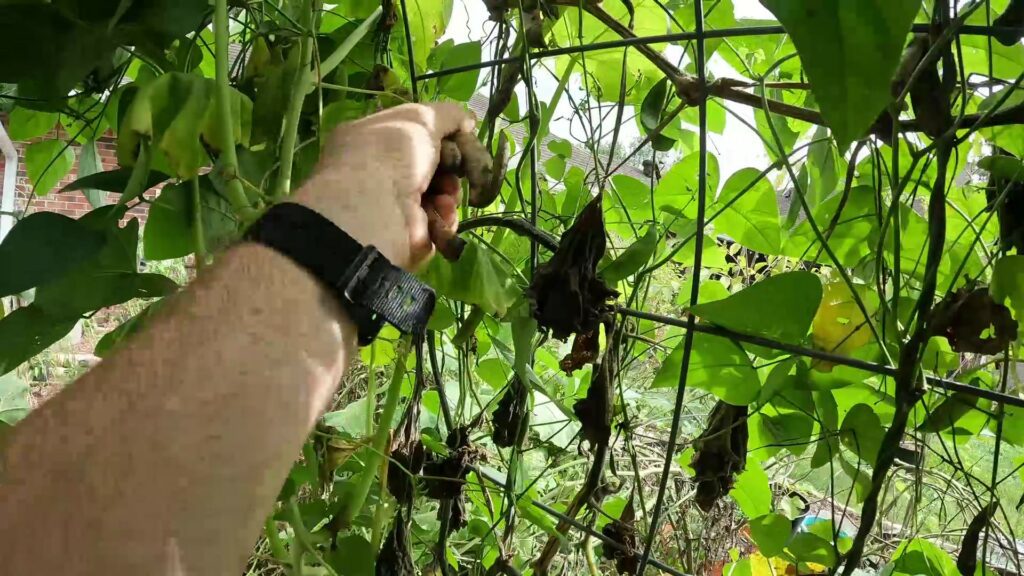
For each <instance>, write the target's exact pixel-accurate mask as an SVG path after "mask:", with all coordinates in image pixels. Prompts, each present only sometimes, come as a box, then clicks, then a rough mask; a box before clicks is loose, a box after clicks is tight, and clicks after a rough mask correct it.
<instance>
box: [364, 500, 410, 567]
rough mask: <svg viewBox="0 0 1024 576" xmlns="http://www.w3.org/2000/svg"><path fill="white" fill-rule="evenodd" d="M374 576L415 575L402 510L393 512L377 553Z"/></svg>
mask: <svg viewBox="0 0 1024 576" xmlns="http://www.w3.org/2000/svg"><path fill="white" fill-rule="evenodd" d="M374 573H375V574H376V576H415V574H416V568H415V567H414V566H413V563H412V549H411V548H410V546H409V524H408V522H407V521H406V520H405V518H404V516H403V514H402V510H401V509H399V511H398V513H397V514H395V520H394V522H393V523H392V524H391V531H390V532H388V537H387V538H386V539H385V540H384V544H383V545H382V546H381V548H380V554H378V555H377V566H376V569H375V571H374Z"/></svg>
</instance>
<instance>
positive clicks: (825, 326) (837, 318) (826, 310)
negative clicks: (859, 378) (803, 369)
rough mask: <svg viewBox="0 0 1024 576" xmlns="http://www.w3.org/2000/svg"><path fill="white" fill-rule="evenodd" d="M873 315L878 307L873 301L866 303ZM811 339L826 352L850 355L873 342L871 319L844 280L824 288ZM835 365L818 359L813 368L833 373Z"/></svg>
mask: <svg viewBox="0 0 1024 576" xmlns="http://www.w3.org/2000/svg"><path fill="white" fill-rule="evenodd" d="M864 305H865V307H866V308H867V309H868V313H869V314H874V312H875V310H874V309H875V308H876V307H877V306H873V305H872V304H871V303H870V302H865V303H864ZM811 338H812V339H813V341H814V347H815V348H817V349H818V350H824V351H825V352H832V353H835V354H841V355H843V356H849V355H850V353H852V352H853V351H854V350H856V349H858V348H860V347H861V346H864V345H865V344H867V343H868V341H869V340H870V339H871V328H870V327H869V326H868V323H867V319H866V318H864V314H863V313H861V311H860V308H859V307H858V306H857V302H856V300H854V297H853V294H852V293H851V292H850V288H849V286H847V285H846V283H845V282H843V281H842V280H835V281H832V282H828V283H827V284H825V285H824V286H823V291H822V296H821V304H820V305H819V306H818V311H817V313H815V315H814V321H813V322H812V323H811ZM833 366H835V364H832V363H831V362H826V361H823V360H816V361H815V362H814V363H813V364H812V365H811V367H812V368H814V369H815V370H818V371H821V372H831V371H832V367H833Z"/></svg>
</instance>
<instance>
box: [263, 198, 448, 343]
mask: <svg viewBox="0 0 1024 576" xmlns="http://www.w3.org/2000/svg"><path fill="white" fill-rule="evenodd" d="M244 238H245V239H246V240H249V241H252V242H258V243H260V244H263V245H264V246H267V247H269V248H273V249H274V250H276V251H277V252H280V253H281V254H284V255H285V256H287V257H288V258H290V259H291V260H292V261H294V262H295V263H296V264H298V265H299V266H301V267H303V268H304V269H306V270H307V271H308V272H309V273H310V274H312V275H313V276H315V277H316V278H317V279H318V280H320V282H322V283H323V284H324V285H325V286H327V287H328V288H329V289H330V290H331V292H332V293H333V294H334V295H335V296H336V297H337V299H338V302H339V303H340V304H341V306H342V308H344V309H345V311H346V312H348V314H349V316H350V317H351V319H352V321H353V322H354V323H355V324H356V326H357V328H358V331H359V345H360V346H365V345H367V344H369V343H370V342H373V339H374V338H376V337H377V333H378V332H380V329H381V326H382V325H383V324H384V322H388V323H389V324H392V325H393V326H394V327H395V328H397V329H398V330H399V331H400V332H402V333H405V334H417V335H419V334H422V333H423V332H424V331H425V330H426V326H427V321H428V320H429V319H430V315H431V313H432V312H433V311H434V301H435V295H434V291H433V290H432V289H431V288H430V287H429V286H427V285H426V284H424V283H422V282H420V281H419V280H418V279H416V277H415V276H413V275H412V274H409V273H408V272H406V271H404V270H402V269H400V268H398V267H396V266H395V265H394V264H392V263H391V262H390V261H388V259H387V258H385V257H384V256H383V255H382V254H381V253H380V252H379V251H378V250H377V249H376V248H374V247H373V246H363V245H362V244H360V243H359V242H358V241H356V239H355V238H352V237H351V236H349V235H348V234H346V233H345V231H344V230H342V229H341V228H338V227H337V226H336V225H335V224H334V223H333V222H331V221H330V220H328V219H327V218H325V217H324V216H322V215H320V214H319V213H318V212H316V211H315V210H311V209H309V208H306V207H305V206H302V205H301V204H294V203H290V202H285V203H282V204H276V205H274V206H271V207H270V209H268V210H267V211H266V212H265V213H264V214H263V216H261V217H260V218H259V220H257V221H256V222H255V223H254V224H253V225H252V226H251V227H250V228H249V229H248V230H247V231H246V232H245V236H244Z"/></svg>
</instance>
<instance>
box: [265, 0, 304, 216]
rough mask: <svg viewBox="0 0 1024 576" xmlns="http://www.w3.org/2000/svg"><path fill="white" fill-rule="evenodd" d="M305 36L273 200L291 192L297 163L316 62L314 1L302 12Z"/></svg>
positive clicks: (283, 131) (284, 128)
mask: <svg viewBox="0 0 1024 576" xmlns="http://www.w3.org/2000/svg"><path fill="white" fill-rule="evenodd" d="M300 10H301V12H300V15H301V17H302V20H303V21H302V27H303V34H302V39H301V40H299V67H298V69H297V70H296V71H295V77H294V80H292V93H291V94H290V95H289V96H288V103H287V105H286V106H285V112H284V125H283V126H282V127H281V150H280V151H281V166H280V167H279V168H278V169H277V183H276V184H275V186H274V192H273V197H274V198H277V199H281V198H284V197H285V196H287V195H288V193H289V192H291V187H292V162H293V160H294V159H295V141H296V139H297V138H298V135H299V116H301V115H302V102H303V100H305V99H306V93H307V92H309V90H308V89H309V87H310V86H311V84H310V82H309V78H310V68H309V67H310V62H311V61H312V59H313V30H311V23H312V21H313V0H304V1H303V3H302V7H301V8H300Z"/></svg>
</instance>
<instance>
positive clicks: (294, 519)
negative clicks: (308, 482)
mask: <svg viewBox="0 0 1024 576" xmlns="http://www.w3.org/2000/svg"><path fill="white" fill-rule="evenodd" d="M284 511H285V515H287V517H288V523H289V524H291V526H292V534H293V536H294V541H293V542H292V559H293V560H292V572H291V573H292V575H293V576H295V575H298V576H301V575H302V568H303V566H302V557H303V556H304V555H305V554H306V553H309V555H310V556H312V557H313V558H315V559H316V561H317V563H319V564H320V565H321V566H323V568H324V570H325V571H326V572H327V573H328V574H330V575H331V576H338V573H337V572H336V571H335V570H334V568H333V567H332V566H331V565H330V564H328V563H327V562H325V561H324V559H323V556H321V555H320V553H319V552H318V551H317V549H316V546H314V545H313V535H312V534H310V533H309V530H307V529H306V524H305V523H303V521H302V513H301V512H300V511H299V503H298V501H297V500H296V499H295V497H294V496H292V497H291V498H289V499H288V504H287V505H286V506H285V508H284Z"/></svg>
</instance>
